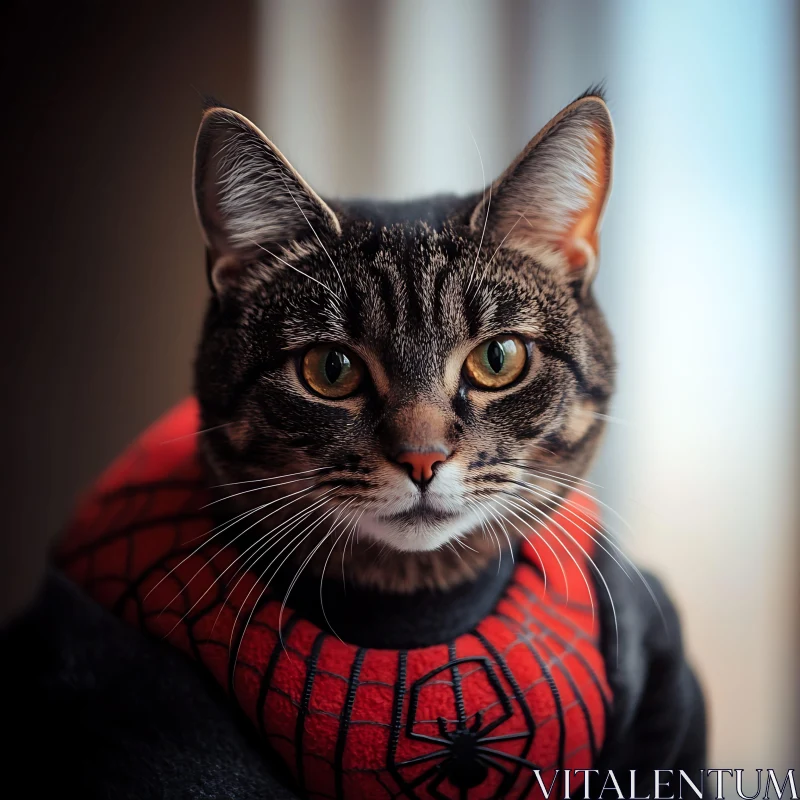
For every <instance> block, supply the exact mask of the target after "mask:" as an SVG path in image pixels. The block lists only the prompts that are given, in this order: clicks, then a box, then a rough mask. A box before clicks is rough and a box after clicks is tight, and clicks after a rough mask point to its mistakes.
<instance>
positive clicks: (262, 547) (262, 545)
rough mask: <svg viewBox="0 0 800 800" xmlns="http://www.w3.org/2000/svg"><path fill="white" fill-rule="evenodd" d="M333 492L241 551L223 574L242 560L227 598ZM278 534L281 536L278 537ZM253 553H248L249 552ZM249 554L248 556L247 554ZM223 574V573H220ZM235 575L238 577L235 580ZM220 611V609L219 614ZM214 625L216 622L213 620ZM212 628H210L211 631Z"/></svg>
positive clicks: (228, 586) (319, 498)
mask: <svg viewBox="0 0 800 800" xmlns="http://www.w3.org/2000/svg"><path fill="white" fill-rule="evenodd" d="M332 492H334V489H331V490H330V491H328V492H326V493H325V494H323V495H320V497H318V498H317V499H316V500H314V501H313V502H312V503H311V505H309V506H305V507H303V508H301V509H300V511H298V512H297V513H295V514H292V516H291V517H289V518H288V519H286V520H283V522H281V523H280V524H279V525H277V526H276V527H275V528H273V529H272V530H270V531H268V532H267V533H265V534H264V535H263V536H261V537H260V538H258V539H256V541H255V542H253V543H252V544H250V545H249V546H248V547H247V548H246V549H245V550H243V551H242V552H241V553H239V555H237V556H236V558H234V559H233V561H232V562H231V563H230V564H229V565H228V566H227V568H226V569H225V572H227V571H228V570H229V569H230V568H231V567H232V566H233V565H234V564H235V563H236V562H237V561H239V560H240V559H243V560H242V561H241V563H240V564H239V566H238V567H237V568H236V571H235V572H234V573H233V575H231V577H230V578H229V579H228V581H227V586H226V591H227V594H228V596H229V597H230V596H231V595H232V594H233V593H234V592H235V591H236V588H237V587H238V586H239V584H240V583H241V582H242V580H244V577H245V575H246V574H247V571H248V570H249V569H250V568H251V567H253V566H255V564H256V563H257V562H258V560H259V559H260V558H262V557H263V556H264V554H265V553H267V552H269V550H271V549H272V548H273V547H274V546H275V545H276V544H277V543H278V542H280V541H281V540H283V539H285V538H286V536H288V535H289V534H290V533H291V532H292V531H293V530H294V529H295V528H297V526H298V525H302V524H303V523H304V522H305V521H306V520H307V519H308V518H309V517H310V516H311V515H312V514H313V513H314V512H315V511H317V510H318V509H319V508H322V507H323V506H325V505H327V503H328V501H329V500H330V499H331V497H330V495H331V494H332ZM263 519H264V518H262V519H260V520H259V521H258V522H257V523H255V524H256V525H258V524H259V523H261V522H263ZM278 534H281V535H280V536H278ZM251 550H252V551H253V552H252V553H250V551H251ZM248 553H250V555H249V556H248V555H247V554H248ZM222 574H224V572H223V573H222ZM237 575H238V576H239V577H238V578H237ZM234 579H236V583H234V584H233V587H230V584H231V581H233V580H234ZM221 610H222V609H220V612H221ZM217 619H219V614H217ZM215 625H216V620H215ZM213 630H214V628H213V627H212V631H213Z"/></svg>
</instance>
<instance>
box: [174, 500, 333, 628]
mask: <svg viewBox="0 0 800 800" xmlns="http://www.w3.org/2000/svg"><path fill="white" fill-rule="evenodd" d="M311 488H313V487H311ZM309 491H310V490H309ZM330 491H333V489H331V490H330ZM329 493H330V492H326V493H325V494H329ZM323 496H324V495H323ZM279 499H281V500H283V499H285V498H279ZM299 499H301V498H295V499H294V500H291V501H290V502H288V503H285V504H284V505H282V506H280V507H279V508H275V509H273V510H272V511H270V512H269V513H268V514H265V515H264V516H263V517H260V518H259V519H257V520H256V521H255V522H254V523H253V524H252V525H250V526H248V527H247V528H245V529H244V530H243V531H241V533H238V534H237V535H236V536H235V537H234V538H233V539H231V542H230V543H231V544H233V542H235V541H236V540H237V539H239V538H240V537H242V536H244V535H245V534H246V533H247V532H248V531H250V530H252V529H253V528H255V527H256V526H257V525H260V524H261V523H262V522H264V520H265V519H267V518H268V517H270V516H272V515H273V514H277V513H278V512H280V511H283V510H284V509H285V508H288V506H290V505H291V504H292V503H294V502H296V501H297V500H299ZM275 502H277V501H275ZM266 505H268V504H265V506H266ZM265 506H261V507H259V509H258V510H260V509H261V508H264V507H265ZM313 507H314V506H313V505H312V508H313ZM307 511H308V509H307V508H303V509H301V510H300V511H298V512H297V514H294V515H293V516H292V517H290V518H289V520H287V522H288V521H290V520H292V519H294V518H295V517H297V516H299V515H300V514H303V513H306V512H307ZM309 513H310V512H309ZM284 524H285V523H281V525H279V526H278V527H277V528H275V529H274V530H273V531H270V532H269V533H268V534H266V535H265V537H266V538H269V537H272V536H273V535H274V534H275V533H277V532H278V531H279V530H280V529H281V526H282V525H284ZM265 537H262V538H261V539H258V540H256V541H255V542H254V543H253V544H251V545H250V546H249V547H247V548H246V549H245V550H244V551H243V552H241V553H239V555H237V556H236V558H234V559H233V561H231V563H230V564H228V566H227V567H225V569H223V570H222V572H220V574H219V575H218V576H217V577H216V578H215V579H214V580H213V581H212V582H211V585H210V586H209V587H208V588H207V589H206V590H205V591H204V592H203V594H201V595H200V597H199V598H198V599H197V600H196V601H195V602H194V603H193V604H192V607H191V608H190V609H189V610H188V611H187V612H186V613H185V614H184V615H183V616H182V617H181V619H180V620H178V622H176V623H175V626H174V627H173V628H172V630H171V631H170V633H172V632H173V631H174V630H175V628H177V626H178V625H179V624H180V623H181V622H183V621H184V620H185V619H186V618H187V617H188V616H189V614H191V613H192V611H194V609H195V608H196V607H197V606H198V605H199V603H200V602H202V600H203V598H204V597H205V596H206V595H207V594H208V593H209V592H210V591H211V590H212V589H213V588H214V586H215V584H216V583H217V582H218V581H220V580H222V578H223V576H224V575H225V573H226V572H228V570H230V569H231V568H232V567H233V565H234V564H235V563H236V562H237V561H238V560H239V559H240V558H243V557H244V556H245V555H246V554H247V553H248V552H249V551H250V550H252V549H253V547H255V546H256V545H258V544H259V543H260V542H262V541H263V540H264V538H265ZM206 544H207V543H206ZM189 557H190V556H187V558H189ZM185 560H186V559H184V561H185ZM181 563H183V562H181ZM179 566H180V565H179ZM204 566H205V565H203V566H201V567H200V568H198V570H197V571H196V572H195V573H194V575H192V577H191V578H190V579H189V580H188V581H187V582H186V583H185V584H184V585H183V587H181V590H180V591H179V592H178V594H176V595H175V597H173V598H172V601H171V602H170V603H169V605H167V606H165V609H166V608H169V607H170V606H171V605H172V603H174V602H175V601H176V600H177V599H178V597H180V595H181V594H183V592H185V591H186V590H187V589H188V588H189V586H191V584H192V583H193V581H194V580H195V578H196V577H197V576H198V575H199V574H200V573H201V572H202V571H203V569H204ZM237 574H238V570H237V571H236V572H235V573H234V574H233V575H232V576H231V579H230V580H233V578H235V577H236V575H237ZM238 585H239V582H238V581H237V583H236V586H238ZM236 586H234V590H235V589H236ZM221 611H222V609H220V612H218V613H217V619H219V613H221ZM161 613H163V610H162V612H161ZM160 615H161V614H159V616H160ZM215 627H216V620H215V621H214V625H213V626H212V628H211V631H212V633H213V631H214V628H215Z"/></svg>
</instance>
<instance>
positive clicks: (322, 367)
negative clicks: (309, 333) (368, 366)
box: [303, 344, 364, 400]
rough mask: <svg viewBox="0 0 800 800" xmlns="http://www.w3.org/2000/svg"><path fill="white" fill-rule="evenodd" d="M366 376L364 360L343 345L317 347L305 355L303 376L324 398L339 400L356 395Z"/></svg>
mask: <svg viewBox="0 0 800 800" xmlns="http://www.w3.org/2000/svg"><path fill="white" fill-rule="evenodd" d="M363 376H364V366H363V364H362V363H361V359H359V358H358V356H356V355H353V353H351V352H350V351H349V350H346V349H345V348H343V347H341V346H340V345H327V344H321V345H317V346H316V347H312V348H311V349H310V350H309V351H308V352H307V353H306V354H305V355H304V356H303V377H304V378H305V379H306V383H307V384H308V385H309V386H310V387H311V388H312V389H313V390H314V391H315V392H316V393H317V394H319V395H322V396H323V397H330V398H333V399H336V400H338V399H340V398H342V397H347V396H348V395H351V394H353V392H355V391H356V389H358V387H359V385H360V384H361V379H362V377H363Z"/></svg>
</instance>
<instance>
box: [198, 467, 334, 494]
mask: <svg viewBox="0 0 800 800" xmlns="http://www.w3.org/2000/svg"><path fill="white" fill-rule="evenodd" d="M334 469H335V467H315V468H314V469H303V470H300V471H299V472H287V473H286V474H285V475H270V476H269V477H268V478H251V479H250V480H246V481H233V482H232V483H218V484H216V485H214V486H211V487H209V488H211V489H223V488H224V487H226V486H241V485H242V484H244V483H264V482H266V481H278V480H281V479H282V478H292V477H294V476H295V475H308V473H310V472H323V471H324V470H327V471H329V472H332V471H333V470H334Z"/></svg>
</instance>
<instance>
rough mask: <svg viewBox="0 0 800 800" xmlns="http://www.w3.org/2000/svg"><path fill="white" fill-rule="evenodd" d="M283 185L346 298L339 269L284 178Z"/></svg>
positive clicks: (345, 289)
mask: <svg viewBox="0 0 800 800" xmlns="http://www.w3.org/2000/svg"><path fill="white" fill-rule="evenodd" d="M283 185H284V187H285V188H286V191H287V192H288V193H289V197H291V198H292V200H294V204H295V205H296V206H297V209H298V211H299V212H300V213H301V214H302V215H303V219H304V220H305V221H306V222H307V223H308V227H309V228H311V233H313V234H314V236H315V237H316V239H317V241H318V242H319V246H320V247H321V248H322V249H323V250H324V251H325V255H326V256H328V261H330V262H331V266H332V267H333V269H334V271H335V272H336V275H337V276H338V278H339V283H341V284H342V289H343V291H344V296H345V297H347V287H346V286H345V285H344V280H343V279H342V273H341V272H339V267H337V266H336V263H335V262H334V260H333V259H332V258H331V254H330V253H329V252H328V248H327V247H325V245H324V244H323V243H322V239H320V238H319V234H318V233H317V232H316V230H314V226H313V225H312V224H311V220H309V218H308V217H307V216H306V212H305V211H303V209H302V207H301V206H300V203H298V202H297V198H295V196H294V194H293V193H292V190H291V189H290V188H289V185H288V184H287V183H286V179H285V178H284V180H283Z"/></svg>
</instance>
